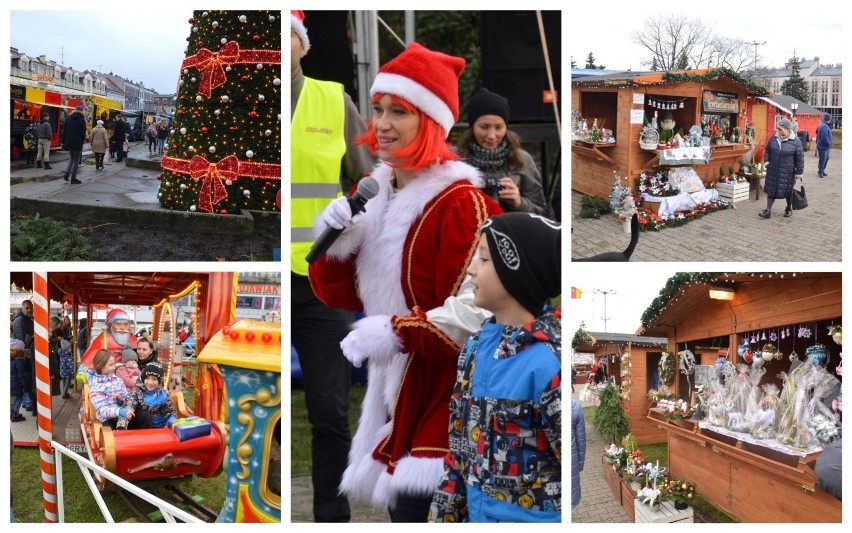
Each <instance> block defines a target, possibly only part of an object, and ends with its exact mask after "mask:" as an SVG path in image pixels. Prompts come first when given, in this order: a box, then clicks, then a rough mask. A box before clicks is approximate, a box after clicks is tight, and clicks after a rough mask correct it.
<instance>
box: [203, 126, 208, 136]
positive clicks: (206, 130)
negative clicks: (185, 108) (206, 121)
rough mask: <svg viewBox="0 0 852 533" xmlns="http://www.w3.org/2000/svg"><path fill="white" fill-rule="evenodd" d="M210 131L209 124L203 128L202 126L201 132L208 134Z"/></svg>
mask: <svg viewBox="0 0 852 533" xmlns="http://www.w3.org/2000/svg"><path fill="white" fill-rule="evenodd" d="M208 131H209V130H208V129H207V126H204V127H203V128H201V133H203V134H205V135H206V134H207V132H208Z"/></svg>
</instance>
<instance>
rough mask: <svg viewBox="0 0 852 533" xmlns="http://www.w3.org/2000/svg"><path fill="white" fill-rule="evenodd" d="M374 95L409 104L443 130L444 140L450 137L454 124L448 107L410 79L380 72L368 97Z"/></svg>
mask: <svg viewBox="0 0 852 533" xmlns="http://www.w3.org/2000/svg"><path fill="white" fill-rule="evenodd" d="M376 93H387V94H392V95H395V96H399V97H400V98H404V99H405V100H407V101H409V102H411V103H412V104H414V106H415V107H417V109H419V110H421V111H423V112H424V113H426V114H427V115H429V116H430V117H432V119H433V120H434V121H435V122H437V123H438V124H439V125H440V126H441V127H442V128H444V133H445V135H444V138H446V137H448V136H449V135H450V130H451V129H452V128H453V124H455V122H456V121H455V119H454V118H453V112H452V111H451V110H450V107H449V106H448V105H447V104H446V103H445V102H444V101H443V100H442V99H441V98H439V97H438V95H436V94H435V93H433V92H432V91H430V90H429V89H427V88H426V87H424V86H423V85H420V84H419V83H417V82H416V81H414V80H412V79H411V78H406V77H405V76H400V75H399V74H390V73H387V72H380V73H378V74H377V75H376V79H375V81H373V87H372V88H371V89H370V96H371V97H372V96H374V95H375V94H376Z"/></svg>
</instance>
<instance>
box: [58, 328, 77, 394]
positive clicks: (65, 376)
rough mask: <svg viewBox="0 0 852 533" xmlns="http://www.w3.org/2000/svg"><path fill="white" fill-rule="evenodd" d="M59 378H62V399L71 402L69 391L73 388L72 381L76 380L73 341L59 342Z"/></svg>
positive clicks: (64, 340) (63, 340)
mask: <svg viewBox="0 0 852 533" xmlns="http://www.w3.org/2000/svg"><path fill="white" fill-rule="evenodd" d="M58 355H59V377H60V378H62V398H63V399H65V400H70V399H71V395H70V394H69V393H68V389H70V388H71V380H72V379H74V354H73V353H72V351H71V341H69V340H68V339H62V340H61V341H59V351H58Z"/></svg>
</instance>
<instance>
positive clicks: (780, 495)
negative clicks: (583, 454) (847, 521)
mask: <svg viewBox="0 0 852 533" xmlns="http://www.w3.org/2000/svg"><path fill="white" fill-rule="evenodd" d="M667 290H668V292H667V293H666V294H665V295H663V294H661V296H660V297H658V298H657V299H656V300H654V302H653V303H652V304H651V306H650V307H649V309H648V310H647V311H646V313H645V315H643V326H644V329H643V330H640V331H641V332H642V333H644V334H648V335H661V336H666V337H667V338H668V341H669V345H670V346H678V348H680V347H681V346H684V345H687V346H695V345H706V344H711V343H712V342H713V341H714V340H718V339H721V341H722V342H721V344H722V345H723V347H724V348H730V347H737V346H738V345H739V344H740V343H742V342H744V340H745V342H750V343H751V345H752V346H760V345H762V344H763V343H764V342H766V340H767V339H769V340H772V339H774V342H775V343H776V345H777V348H778V349H779V350H780V352H781V353H782V354H783V357H780V358H779V357H778V355H776V358H775V359H772V360H771V361H767V362H765V363H764V364H765V365H766V370H767V372H766V373H765V374H764V376H763V379H762V381H761V384H763V383H767V382H771V383H776V384H779V387H780V379H779V378H778V377H776V376H777V375H778V374H779V373H780V372H782V371H783V372H788V371H790V367H791V364H792V362H791V361H792V360H791V358H790V357H792V352H795V353H796V354H800V355H801V359H802V360H804V354H805V353H806V350H807V349H808V347H811V346H813V345H814V344H816V343H820V344H823V345H824V346H825V347H826V349H827V351H828V353H829V358H828V364H827V366H826V370H827V371H828V372H829V373H831V374H833V375H836V367H837V365H838V362H839V358H838V355H839V353H840V351H841V346H840V345H839V344H837V343H836V342H835V341H834V339H833V338H832V336H831V335H829V331H830V330H831V329H832V327H833V326H835V325H837V326H839V325H840V324H841V320H842V306H841V302H842V289H841V274H840V273H839V272H835V273H798V274H794V273H784V274H782V273H739V274H712V273H701V274H695V275H691V276H690V275H685V274H679V275H678V276H676V277H675V278H673V279H672V280H670V281H669V283H667ZM710 290H717V291H718V292H717V293H716V297H725V299H713V298H711V296H710ZM729 353H730V355H729V356H728V357H729V359H731V361H732V362H743V359H742V358H740V357H738V355H737V350H736V349H730V350H729ZM711 356H712V354H711ZM734 359H738V361H734ZM701 363H702V362H699V361H696V364H701ZM703 364H705V365H707V364H712V362H708V361H704V362H703ZM676 392H677V393H678V395H679V396H680V397H681V398H684V399H688V398H689V396H690V395H689V394H688V392H689V391H687V390H684V385H683V382H682V381H679V382H678V383H677V387H676ZM648 419H649V421H652V423H654V424H656V425H657V427H658V428H660V429H661V430H664V431H665V432H666V433H667V434H668V457H669V468H670V471H671V475H672V476H675V477H677V478H679V479H687V480H690V481H693V482H694V483H695V484H696V486H697V487H698V490H699V492H700V493H701V495H702V496H703V497H704V498H706V499H707V500H709V501H710V502H712V503H713V504H715V505H717V506H718V507H720V508H722V509H724V510H725V511H726V512H728V513H730V514H731V515H732V516H733V517H735V518H737V519H738V520H741V521H743V522H840V521H841V502H840V501H838V500H836V499H835V498H834V497H832V496H831V495H829V494H828V493H826V492H824V491H822V490H821V489H819V488H818V486H817V481H816V475H815V473H814V465H815V463H816V460H817V458H818V457H819V455H820V452H821V448H817V449H816V450H812V449H808V450H799V449H795V448H791V447H785V446H784V445H783V444H781V443H780V442H777V441H775V443H774V444H770V443H769V442H768V440H767V441H762V440H757V441H755V439H749V438H748V433H735V432H732V431H726V430H724V429H722V428H717V427H716V426H711V425H708V424H707V423H706V422H704V421H702V422H699V421H695V420H678V421H676V422H677V423H675V422H672V421H669V420H666V419H665V418H664V417H663V416H662V415H661V414H660V413H659V412H656V411H654V410H649V411H648ZM764 496H768V497H764ZM758 501H759V504H756V502H758Z"/></svg>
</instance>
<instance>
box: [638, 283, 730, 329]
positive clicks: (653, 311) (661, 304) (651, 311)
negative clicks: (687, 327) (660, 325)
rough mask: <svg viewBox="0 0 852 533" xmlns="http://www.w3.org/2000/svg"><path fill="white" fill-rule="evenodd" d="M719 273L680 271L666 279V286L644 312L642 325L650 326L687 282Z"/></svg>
mask: <svg viewBox="0 0 852 533" xmlns="http://www.w3.org/2000/svg"><path fill="white" fill-rule="evenodd" d="M718 275H719V272H678V273H677V274H675V275H674V276H672V277H670V278H669V279H668V281H666V285H665V287H663V288H662V289H661V290H660V295H659V296H657V297H656V298H654V300H653V301H652V302H651V305H649V306H648V308H647V309H645V312H644V313H642V326H643V327H646V328H647V327H649V326H650V325H651V322H652V321H653V320H655V319H656V318H657V317H658V316H659V315H660V313H661V312H662V310H663V308H665V307H666V305H668V303H669V300H671V299H672V297H673V296H674V295H675V294H676V293H677V291H678V290H680V288H681V286H682V285H684V284H685V283H695V282H702V281H710V280H712V279H714V278H715V277H716V276H718Z"/></svg>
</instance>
